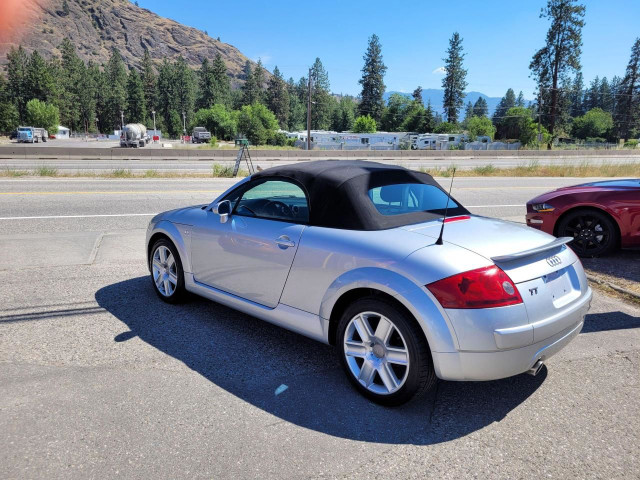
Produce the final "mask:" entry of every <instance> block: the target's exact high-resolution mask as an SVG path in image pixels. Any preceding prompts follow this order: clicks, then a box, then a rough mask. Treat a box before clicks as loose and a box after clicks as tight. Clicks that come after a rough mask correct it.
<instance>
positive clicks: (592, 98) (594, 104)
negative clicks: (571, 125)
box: [583, 75, 600, 112]
mask: <svg viewBox="0 0 640 480" xmlns="http://www.w3.org/2000/svg"><path fill="white" fill-rule="evenodd" d="M598 107H600V77H598V76H597V75H596V78H594V79H593V80H592V81H591V85H589V88H588V89H587V91H586V94H585V96H584V105H583V110H584V111H585V112H588V111H589V110H591V109H593V108H598Z"/></svg>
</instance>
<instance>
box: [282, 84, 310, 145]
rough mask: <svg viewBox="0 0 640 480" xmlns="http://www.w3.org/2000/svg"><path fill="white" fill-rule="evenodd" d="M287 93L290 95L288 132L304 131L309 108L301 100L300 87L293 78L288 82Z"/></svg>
mask: <svg viewBox="0 0 640 480" xmlns="http://www.w3.org/2000/svg"><path fill="white" fill-rule="evenodd" d="M287 93H288V94H289V125H288V130H289V131H290V132H295V131H297V130H302V129H303V128H304V125H305V122H306V115H307V108H306V105H305V104H304V103H302V101H301V100H300V97H299V95H298V87H297V86H296V82H295V80H294V79H293V77H291V78H289V80H288V81H287Z"/></svg>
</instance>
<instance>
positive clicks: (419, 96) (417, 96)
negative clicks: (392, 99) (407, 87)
mask: <svg viewBox="0 0 640 480" xmlns="http://www.w3.org/2000/svg"><path fill="white" fill-rule="evenodd" d="M411 96H412V97H413V99H414V100H415V101H416V102H420V103H421V104H423V105H424V100H423V99H422V87H421V86H420V85H418V87H417V88H416V89H415V90H414V91H413V93H412V94H411Z"/></svg>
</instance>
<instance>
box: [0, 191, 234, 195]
mask: <svg viewBox="0 0 640 480" xmlns="http://www.w3.org/2000/svg"><path fill="white" fill-rule="evenodd" d="M223 191H224V190H150V191H140V190H130V191H122V192H116V191H86V192H83V191H77V192H0V195H149V194H154V193H155V194H162V193H222V192H223Z"/></svg>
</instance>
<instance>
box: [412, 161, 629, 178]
mask: <svg viewBox="0 0 640 480" xmlns="http://www.w3.org/2000/svg"><path fill="white" fill-rule="evenodd" d="M454 168H456V176H459V177H640V162H635V163H609V162H603V163H601V164H599V165H594V164H589V163H587V162H583V163H581V164H578V165H570V164H563V165H540V164H539V163H538V161H532V162H529V163H527V164H522V165H518V166H517V167H508V168H497V167H495V166H494V165H492V164H488V165H483V166H481V167H475V168H472V169H463V168H464V166H462V168H461V166H460V165H455V164H452V165H448V166H446V167H436V168H423V169H421V171H423V172H426V173H428V174H430V175H432V176H434V177H450V176H451V174H452V172H453V169H454Z"/></svg>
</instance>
